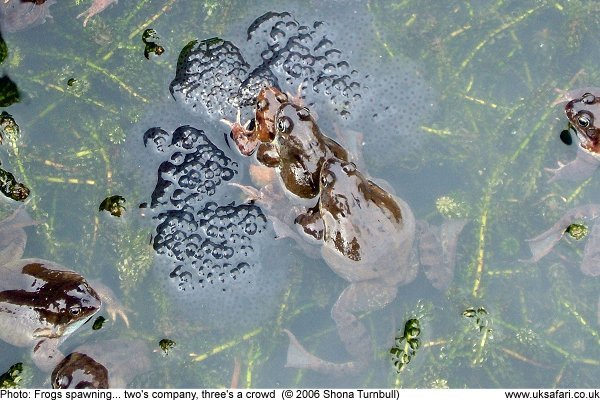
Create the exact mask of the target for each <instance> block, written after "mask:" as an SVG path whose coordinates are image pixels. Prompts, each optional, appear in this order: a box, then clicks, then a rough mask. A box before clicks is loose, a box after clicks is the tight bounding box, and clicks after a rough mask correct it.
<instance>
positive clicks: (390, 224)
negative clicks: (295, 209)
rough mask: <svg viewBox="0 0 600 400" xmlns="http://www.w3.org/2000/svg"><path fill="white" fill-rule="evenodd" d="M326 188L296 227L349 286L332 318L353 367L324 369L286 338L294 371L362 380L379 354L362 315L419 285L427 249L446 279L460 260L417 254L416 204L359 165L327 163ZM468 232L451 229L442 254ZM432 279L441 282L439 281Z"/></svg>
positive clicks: (456, 225) (457, 224)
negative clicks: (404, 289) (359, 375)
mask: <svg viewBox="0 0 600 400" xmlns="http://www.w3.org/2000/svg"><path fill="white" fill-rule="evenodd" d="M319 182H320V195H319V201H318V204H317V205H316V206H315V207H313V208H311V209H309V210H308V211H307V212H305V213H302V214H300V215H299V216H298V217H297V218H296V221H295V222H296V224H297V226H298V230H299V231H300V232H301V234H304V235H305V236H306V237H307V238H309V240H311V241H312V242H313V243H316V244H318V245H319V246H320V248H321V255H322V257H323V259H324V260H325V262H326V263H327V265H328V266H329V267H330V268H331V269H332V270H333V271H334V272H335V273H336V274H337V275H339V276H340V277H342V278H343V279H345V280H346V281H348V282H349V286H348V287H347V288H346V289H345V290H344V291H343V292H342V294H341V295H340V296H339V298H338V300H337V301H336V303H335V305H334V306H333V309H332V311H331V316H332V318H333V320H334V322H335V324H336V327H337V331H338V334H339V336H340V338H341V339H342V342H343V343H344V345H345V348H346V350H347V351H348V353H349V354H351V355H352V357H353V360H352V361H349V362H346V363H340V364H338V363H332V362H328V361H324V360H322V359H320V358H318V357H316V356H314V355H312V354H310V353H308V352H307V351H306V350H305V349H304V348H303V347H302V345H301V344H300V343H299V342H298V340H297V339H296V337H295V336H294V335H293V334H292V333H291V332H289V331H287V330H286V331H285V332H286V333H287V334H288V336H289V338H290V347H289V349H288V358H287V366H288V367H295V368H311V369H314V370H317V371H321V372H328V373H331V372H332V373H338V374H346V373H354V372H357V371H360V370H362V369H363V368H364V367H365V366H367V365H368V363H369V361H370V359H371V357H372V354H373V351H372V348H371V340H370V338H369V335H368V333H367V330H366V328H365V326H364V325H363V323H362V322H361V321H360V320H359V319H358V318H357V317H356V314H359V313H364V312H368V311H372V310H376V309H379V308H382V307H384V306H385V305H386V304H388V303H390V302H391V301H393V300H394V299H395V298H396V294H397V292H398V286H400V285H404V284H407V283H410V282H412V281H413V280H414V279H415V278H416V276H417V273H418V268H419V261H418V257H419V256H418V255H417V253H418V250H419V249H425V248H427V250H426V251H424V253H426V254H424V255H425V257H424V258H425V259H426V260H427V261H426V262H427V263H428V264H431V263H432V262H434V263H440V264H444V265H439V266H436V267H443V268H440V269H441V270H443V274H445V273H446V272H445V270H446V269H447V268H446V267H447V266H446V265H445V263H449V264H452V267H453V263H454V255H453V254H446V255H445V256H444V257H440V258H435V260H436V261H431V260H432V257H431V255H430V249H431V247H432V245H431V244H430V243H427V246H421V245H419V246H413V245H414V244H415V242H416V241H417V239H416V236H417V222H416V221H415V217H414V215H413V213H412V211H411V209H410V207H409V206H408V204H407V203H406V202H404V201H403V200H402V199H400V198H398V197H396V196H394V195H392V194H390V193H388V192H387V191H386V190H384V189H382V188H381V187H380V186H378V185H377V184H375V183H374V182H373V181H371V180H369V179H367V178H366V177H365V176H364V175H363V174H362V173H361V172H360V171H359V170H358V169H357V168H356V166H355V165H354V164H353V163H352V162H348V161H345V160H341V159H339V158H336V157H332V158H329V159H327V160H326V161H324V162H323V165H322V166H321V168H320V171H319ZM464 225H465V221H464V220H452V221H449V223H448V224H446V225H445V226H444V227H443V229H442V231H443V232H446V233H447V235H445V236H444V237H445V238H446V239H447V240H446V241H445V243H444V242H441V243H438V244H437V247H438V249H440V248H441V249H442V250H444V249H451V251H453V250H454V249H455V248H456V246H455V243H456V239H457V237H458V234H459V233H460V231H461V230H462V228H463V227H464ZM431 237H432V235H429V236H428V238H430V239H431ZM422 260H423V258H422ZM441 260H444V261H441ZM429 267H434V266H433V265H429ZM427 276H428V278H430V279H432V278H436V274H435V273H431V274H427Z"/></svg>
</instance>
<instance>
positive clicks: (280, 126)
mask: <svg viewBox="0 0 600 400" xmlns="http://www.w3.org/2000/svg"><path fill="white" fill-rule="evenodd" d="M293 126H294V124H293V122H292V120H291V119H289V118H288V117H281V118H279V119H278V120H277V130H278V131H279V132H282V133H288V132H290V131H291V130H292V127H293Z"/></svg>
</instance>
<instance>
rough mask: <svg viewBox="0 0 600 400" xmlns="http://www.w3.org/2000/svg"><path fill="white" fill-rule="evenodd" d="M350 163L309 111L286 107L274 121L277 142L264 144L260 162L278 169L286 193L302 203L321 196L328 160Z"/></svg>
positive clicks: (286, 105)
mask: <svg viewBox="0 0 600 400" xmlns="http://www.w3.org/2000/svg"><path fill="white" fill-rule="evenodd" d="M332 157H336V158H338V159H340V160H344V161H347V160H348V152H347V151H346V150H345V149H344V148H343V147H342V146H341V145H340V144H339V143H337V142H336V141H335V140H333V139H331V138H329V137H327V136H325V135H324V134H323V133H321V131H320V129H319V127H318V126H317V124H316V122H315V120H314V118H313V116H312V115H311V113H310V111H309V110H308V108H306V107H303V106H301V105H299V104H294V103H286V104H283V105H281V106H280V107H279V110H278V111H277V114H276V118H275V138H274V139H273V140H272V141H271V142H266V143H262V144H261V145H260V146H259V148H258V151H257V155H256V158H257V160H258V161H259V162H260V163H261V164H263V165H266V166H267V167H271V168H276V170H277V174H278V175H279V177H280V178H281V182H282V184H283V186H284V187H285V189H286V190H287V191H288V192H289V193H292V194H294V195H296V196H298V197H299V198H301V199H313V198H315V197H316V196H317V195H318V194H319V173H320V170H321V166H322V165H323V163H324V162H325V160H327V159H329V158H332Z"/></svg>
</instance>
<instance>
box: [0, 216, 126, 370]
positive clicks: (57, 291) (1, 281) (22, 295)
mask: <svg viewBox="0 0 600 400" xmlns="http://www.w3.org/2000/svg"><path fill="white" fill-rule="evenodd" d="M33 224H35V222H34V221H33V220H32V219H31V218H30V217H29V216H28V215H27V213H26V212H25V210H24V209H22V208H20V209H18V210H16V211H15V212H14V213H13V214H12V215H11V216H10V217H8V218H7V219H5V220H4V221H2V222H1V223H0V339H1V340H3V341H5V342H7V343H9V344H11V345H13V346H17V347H30V348H32V350H33V351H32V359H33V361H34V362H35V364H36V365H37V366H38V367H40V368H41V369H43V370H48V371H49V370H51V369H52V368H53V367H54V365H55V364H56V363H58V362H59V361H60V360H61V359H62V358H63V357H62V354H61V353H60V351H59V350H58V346H59V345H60V344H61V343H62V342H63V341H64V340H65V339H66V338H67V337H68V336H69V335H70V334H71V333H73V332H74V331H75V330H77V328H79V327H80V326H81V325H82V324H83V323H85V322H86V321H87V320H88V319H90V318H91V317H92V316H93V315H94V314H95V313H96V312H98V310H99V309H100V307H101V305H102V301H101V298H100V295H99V294H98V291H96V290H95V289H94V288H92V287H91V286H90V284H89V283H88V282H87V281H86V280H85V278H83V277H82V276H81V275H79V274H78V273H76V272H74V271H71V270H69V269H68V268H66V267H63V266H62V265H59V264H56V263H54V262H51V261H47V260H42V259H38V258H27V259H21V256H22V255H23V253H24V249H25V244H26V241H27V236H26V233H25V231H24V230H23V228H24V227H26V226H29V225H33ZM101 292H103V293H105V294H106V295H107V297H108V298H109V300H110V302H112V303H113V307H114V308H113V309H112V310H109V312H110V313H111V314H113V313H115V314H116V313H120V314H121V316H122V317H123V319H124V320H125V321H126V322H127V319H126V316H125V314H124V313H123V312H122V310H120V309H119V306H118V305H116V304H114V302H115V300H114V299H113V298H112V294H111V293H110V290H109V289H104V290H103V291H101ZM113 316H114V314H113Z"/></svg>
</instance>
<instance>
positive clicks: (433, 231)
mask: <svg viewBox="0 0 600 400" xmlns="http://www.w3.org/2000/svg"><path fill="white" fill-rule="evenodd" d="M467 222H468V220H466V219H451V220H448V221H445V222H444V223H443V224H442V225H440V226H429V225H428V224H427V223H426V222H421V223H420V224H419V225H420V226H419V228H420V230H421V232H420V235H419V258H420V263H421V265H422V266H423V270H424V272H425V276H427V279H428V280H429V281H430V282H431V284H432V285H433V286H434V287H435V288H436V289H439V290H445V289H447V288H448V285H450V282H452V279H453V278H454V267H455V265H456V245H457V243H458V236H459V235H460V233H461V232H462V230H463V228H464V227H465V225H466V224H467Z"/></svg>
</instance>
